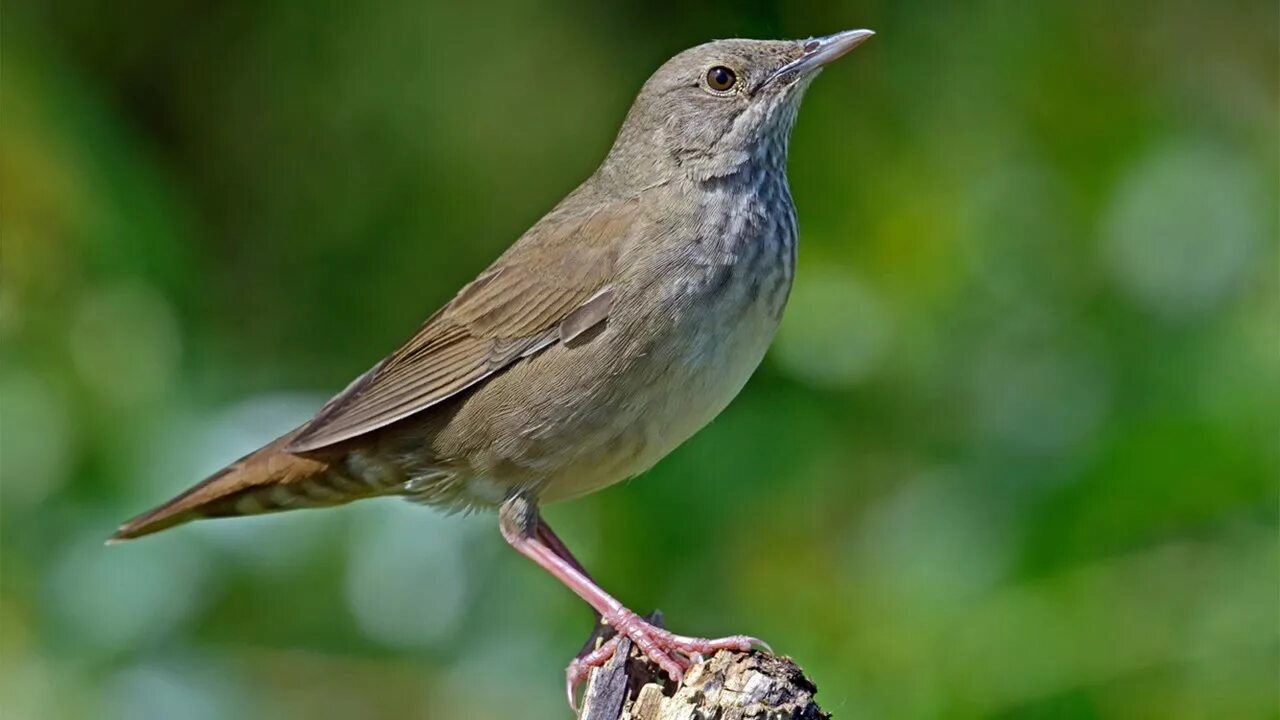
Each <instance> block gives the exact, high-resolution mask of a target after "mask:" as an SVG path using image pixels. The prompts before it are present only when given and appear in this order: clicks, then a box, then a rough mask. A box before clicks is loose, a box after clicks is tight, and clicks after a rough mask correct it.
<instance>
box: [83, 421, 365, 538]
mask: <svg viewBox="0 0 1280 720" xmlns="http://www.w3.org/2000/svg"><path fill="white" fill-rule="evenodd" d="M294 434H295V433H290V434H288V435H286V436H284V437H282V438H280V439H278V440H276V441H275V442H272V443H271V444H269V445H266V446H265V447H263V448H261V449H260V450H257V451H254V452H252V453H249V454H248V455H246V456H244V457H242V458H240V459H239V460H237V461H235V462H234V463H232V464H230V465H228V466H227V467H225V468H223V469H222V470H220V471H219V472H217V473H215V474H213V475H212V476H210V477H208V478H206V479H205V480H204V481H202V482H200V483H199V484H197V485H195V486H194V487H192V488H191V489H189V490H187V491H186V492H184V493H182V494H181V495H178V496H177V497H175V498H173V499H172V500H170V501H168V502H166V503H164V504H163V505H160V506H159V507H157V508H154V509H152V510H149V511H147V512H145V513H143V514H141V515H139V516H137V517H135V518H134V519H132V520H130V521H129V522H126V523H125V524H123V525H121V526H120V529H119V530H118V531H116V534H115V535H113V536H111V539H110V540H109V541H108V542H116V541H120V540H131V539H133V538H138V537H142V536H143V535H150V534H152V533H156V532H160V531H161V530H167V529H169V528H171V527H174V526H175V525H181V524H183V523H186V522H190V521H192V520H197V519H200V518H213V517H234V516H237V515H257V514H261V513H269V512H278V511H281V510H294V509H298V508H310V507H328V506H332V505H341V504H343V503H348V502H351V501H352V500H358V499H360V498H365V497H371V496H373V495H378V494H382V493H384V492H386V488H385V487H376V486H374V485H371V484H370V483H367V482H365V481H364V480H363V479H360V478H357V477H354V476H353V475H352V474H351V473H350V472H348V470H347V469H346V467H345V463H344V462H343V459H342V458H336V459H334V460H333V461H326V460H323V459H315V458H311V457H303V456H301V455H294V454H292V453H288V452H285V451H284V447H285V446H286V445H288V443H289V441H290V440H291V439H292V437H293V435H294Z"/></svg>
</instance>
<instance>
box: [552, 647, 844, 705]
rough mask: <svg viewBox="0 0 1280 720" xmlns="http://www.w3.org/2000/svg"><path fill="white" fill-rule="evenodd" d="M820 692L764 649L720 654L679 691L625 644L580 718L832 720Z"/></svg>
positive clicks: (601, 674)
mask: <svg viewBox="0 0 1280 720" xmlns="http://www.w3.org/2000/svg"><path fill="white" fill-rule="evenodd" d="M595 637H596V635H593V638H595ZM817 691H818V688H817V686H815V685H814V684H813V681H812V680H810V679H809V678H808V677H806V676H805V674H804V672H803V671H802V670H801V669H800V667H799V666H797V665H796V664H795V663H794V662H792V661H791V659H790V658H785V657H777V656H775V655H770V654H769V653H765V652H759V651H752V652H746V653H743V652H729V651H721V652H718V653H716V654H715V655H712V656H711V657H709V658H706V659H705V660H704V661H703V662H700V663H695V664H694V665H693V667H691V668H689V671H688V672H686V673H685V678H684V684H683V685H681V686H680V687H676V686H675V684H674V683H672V682H671V681H670V680H668V679H667V677H666V675H664V674H663V673H662V671H661V670H659V669H658V667H657V666H656V665H654V664H653V663H652V662H650V661H649V659H648V658H646V657H644V655H643V654H641V653H640V652H638V651H637V650H635V649H634V648H633V647H632V644H631V641H629V640H626V639H623V641H622V642H621V643H620V644H619V645H618V652H617V653H615V654H614V656H613V658H611V659H610V660H609V662H607V663H606V664H605V665H604V666H603V667H600V668H596V669H595V670H594V671H593V672H592V673H591V677H590V679H588V680H587V687H586V692H585V693H584V694H583V699H582V709H581V711H580V712H579V714H578V720H823V719H824V718H825V719H829V718H830V717H831V716H830V715H827V714H826V713H824V712H822V710H821V709H820V708H819V707H818V705H817V703H815V702H814V701H813V696H814V694H815V693H816V692H817Z"/></svg>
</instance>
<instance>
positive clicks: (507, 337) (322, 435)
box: [288, 200, 637, 453]
mask: <svg viewBox="0 0 1280 720" xmlns="http://www.w3.org/2000/svg"><path fill="white" fill-rule="evenodd" d="M636 206H637V202H636V201H635V200H631V201H627V202H619V203H612V204H605V205H603V206H601V207H599V208H598V209H595V210H593V211H591V212H589V213H574V212H572V211H560V210H557V211H554V212H552V214H551V215H548V216H547V217H546V218H544V219H543V220H542V221H541V222H539V223H538V225H535V226H534V227H533V228H532V229H531V230H530V231H529V232H528V233H526V234H525V236H524V237H522V238H521V239H520V241H519V242H517V243H516V244H515V245H513V246H512V247H511V249H509V250H508V251H507V252H506V253H504V254H503V256H502V257H500V258H498V260H497V261H496V262H494V264H493V265H492V266H490V267H489V269H487V270H486V271H485V272H483V273H481V275H480V276H479V277H478V278H476V279H475V280H474V281H473V282H471V283H470V284H468V285H467V286H466V287H464V288H463V289H462V290H461V291H460V292H459V293H458V294H457V296H455V297H454V299H453V300H451V301H450V302H449V304H447V305H446V306H445V307H444V308H443V309H441V310H440V311H439V312H438V313H436V314H435V315H434V316H432V317H431V319H429V320H428V321H427V322H426V323H425V324H424V325H423V326H422V327H421V328H419V330H418V332H417V333H415V334H414V336H413V337H411V338H410V339H409V340H408V341H407V342H406V343H405V344H404V345H403V346H401V347H400V349H398V350H396V351H395V352H394V353H392V354H391V355H390V356H389V357H388V358H387V359H385V360H383V361H382V362H381V363H379V364H378V365H376V366H374V368H373V369H371V370H370V371H369V372H367V373H365V374H364V375H363V376H361V377H360V378H359V379H358V380H356V381H355V382H354V383H352V384H351V385H350V386H349V387H348V388H347V389H346V390H344V391H343V392H342V393H341V394H339V395H338V396H336V397H335V398H333V399H332V400H330V401H329V402H328V403H327V404H326V405H325V406H324V408H322V409H321V410H320V412H319V413H318V414H317V415H316V417H315V418H314V419H313V420H312V421H311V422H310V423H309V424H308V425H307V426H306V427H305V428H304V429H303V430H302V432H301V433H300V434H299V435H298V436H296V437H295V438H294V439H293V441H292V442H291V443H290V445H289V448H288V449H289V451H290V452H296V453H305V452H310V451H314V450H319V449H321V448H324V447H327V446H330V445H333V444H336V443H339V442H343V441H345V440H350V439H351V438H354V437H358V436H360V435H363V434H365V433H368V432H372V431H373V430H377V429H378V428H382V427H385V426H387V425H390V424H391V423H394V422H396V421H398V420H402V419H404V418H406V417H409V416H410V415H414V414H416V413H419V412H422V411H423V410H426V409H427V408H430V407H431V406H433V405H436V404H438V403H440V402H443V401H444V400H447V399H449V398H451V397H454V396H456V395H458V394H459V393H461V392H464V391H466V390H467V389H468V388H470V387H472V386H474V385H475V384H476V383H479V382H480V381H482V380H484V379H486V378H488V377H489V376H491V375H492V374H493V373H495V372H498V371H500V370H502V369H504V368H506V367H508V366H510V365H511V364H512V363H515V362H519V361H520V360H521V359H522V358H527V357H530V356H532V355H534V354H536V353H537V352H539V351H541V350H543V349H544V348H546V347H548V346H549V345H551V344H554V343H556V342H567V341H568V340H572V339H573V338H576V337H579V336H581V335H582V334H583V333H584V332H585V331H586V330H589V329H590V328H591V327H593V326H596V325H599V324H600V323H603V322H605V321H607V319H608V314H609V308H610V303H611V300H612V291H611V289H610V286H609V283H610V281H611V280H612V279H613V276H614V265H615V264H616V261H617V253H618V248H619V246H620V245H621V244H622V237H621V235H622V234H624V233H627V232H630V231H631V228H632V226H633V225H634V222H635V218H636V214H637V213H636ZM566 322H567V326H566V327H563V328H562V327H561V324H562V323H566Z"/></svg>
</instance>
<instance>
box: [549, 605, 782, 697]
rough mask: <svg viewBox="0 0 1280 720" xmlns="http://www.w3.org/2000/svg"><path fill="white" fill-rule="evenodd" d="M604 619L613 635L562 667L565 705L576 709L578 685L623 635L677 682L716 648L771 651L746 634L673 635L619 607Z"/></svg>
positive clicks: (601, 663)
mask: <svg viewBox="0 0 1280 720" xmlns="http://www.w3.org/2000/svg"><path fill="white" fill-rule="evenodd" d="M606 622H608V624H609V625H611V626H613V628H614V629H615V630H616V631H617V634H615V635H614V636H613V637H611V638H609V639H608V640H607V641H605V642H604V643H602V644H601V645H600V646H598V647H596V648H595V649H594V650H591V651H590V652H587V653H586V654H585V655H582V656H580V657H577V658H574V659H573V662H571V663H569V667H567V668H565V690H566V692H567V694H568V696H569V707H571V708H573V710H574V711H575V712H576V711H577V709H578V707H577V705H578V703H577V695H578V686H579V685H581V684H582V683H583V682H585V681H586V680H587V678H588V677H590V675H591V670H592V668H597V667H601V666H602V665H604V664H605V663H606V662H608V661H609V659H610V658H612V657H613V655H614V653H615V652H616V651H617V649H618V644H619V643H620V642H621V640H622V638H623V637H626V638H628V639H629V640H631V642H632V643H634V644H635V646H636V647H638V648H640V651H641V652H643V653H644V655H645V657H647V658H649V660H651V661H652V662H653V663H654V664H655V665H657V666H658V667H659V668H661V669H662V671H663V672H664V673H666V674H667V677H669V678H671V680H672V681H673V682H674V683H675V684H676V685H679V684H681V683H683V682H684V674H685V671H687V670H688V669H689V668H691V667H693V665H695V664H697V663H700V662H702V658H703V655H706V654H710V653H715V652H717V651H720V650H734V651H737V652H748V651H750V650H751V649H752V648H753V647H761V648H764V649H765V650H767V651H769V652H770V653H772V652H773V650H772V648H770V647H769V645H768V644H767V643H765V642H764V641H762V640H760V639H758V638H754V637H750V636H748V635H730V636H728V637H722V638H699V637H689V636H687V635H676V634H675V633H672V632H670V631H667V630H664V629H663V628H661V627H658V626H657V625H654V624H653V623H651V622H649V621H647V620H645V619H644V618H642V617H640V616H639V615H636V614H635V613H633V612H631V611H629V610H623V611H621V612H619V613H617V614H616V615H614V616H613V617H609V618H606Z"/></svg>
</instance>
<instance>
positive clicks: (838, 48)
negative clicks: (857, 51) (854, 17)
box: [764, 30, 875, 85]
mask: <svg viewBox="0 0 1280 720" xmlns="http://www.w3.org/2000/svg"><path fill="white" fill-rule="evenodd" d="M872 35H875V33H874V32H872V31H870V30H845V31H844V32H838V33H835V34H834V35H827V36H826V37H820V38H810V39H808V40H806V41H805V43H804V54H803V55H801V56H800V57H799V58H797V59H795V60H792V61H791V62H789V63H787V64H786V65H783V66H782V67H780V68H778V69H777V70H776V71H774V73H773V75H770V76H769V79H768V80H766V81H765V83H764V84H766V85H767V84H768V83H771V82H773V81H775V80H777V79H778V78H781V77H783V76H786V75H792V74H794V75H796V76H797V77H799V76H802V75H808V74H810V73H813V72H816V71H818V70H819V69H821V68H822V67H824V66H826V65H828V64H829V63H832V62H835V61H836V60H839V59H840V58H842V57H844V56H845V55H847V54H848V53H849V51H850V50H853V49H854V48H856V47H858V46H859V45H861V44H862V43H864V42H866V41H867V39H868V38H870V37H871V36H872Z"/></svg>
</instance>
